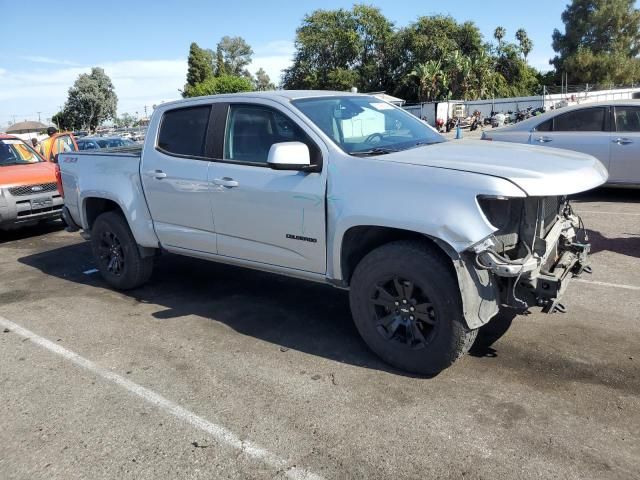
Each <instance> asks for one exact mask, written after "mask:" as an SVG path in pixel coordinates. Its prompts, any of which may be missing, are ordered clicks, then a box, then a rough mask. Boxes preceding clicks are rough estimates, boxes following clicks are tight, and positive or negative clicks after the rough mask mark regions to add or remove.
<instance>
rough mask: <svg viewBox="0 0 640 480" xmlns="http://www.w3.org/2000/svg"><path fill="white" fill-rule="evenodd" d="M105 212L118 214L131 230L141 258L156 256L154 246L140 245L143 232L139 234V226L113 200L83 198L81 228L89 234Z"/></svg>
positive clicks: (95, 197) (94, 197) (91, 197)
mask: <svg viewBox="0 0 640 480" xmlns="http://www.w3.org/2000/svg"><path fill="white" fill-rule="evenodd" d="M106 212H118V213H119V214H120V215H122V217H123V218H124V220H125V222H126V223H127V225H128V226H129V230H131V234H132V235H133V238H134V239H135V241H136V242H137V244H138V250H139V251H140V255H141V256H143V257H148V256H153V255H155V254H156V251H157V248H156V247H155V246H154V247H150V246H145V245H143V244H142V242H141V238H144V234H143V232H140V231H139V226H137V225H136V223H135V222H132V221H131V219H130V218H129V216H128V215H127V210H126V209H125V208H123V207H122V205H120V203H118V202H117V201H116V200H114V199H111V198H106V197H98V196H88V197H86V198H84V199H83V201H82V216H83V219H82V224H83V228H84V229H85V230H86V231H88V232H89V233H90V232H91V229H92V228H93V225H94V223H95V221H96V219H97V218H98V217H99V216H100V215H102V214H103V213H106ZM156 245H157V244H156Z"/></svg>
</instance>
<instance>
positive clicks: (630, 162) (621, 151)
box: [609, 106, 640, 183]
mask: <svg viewBox="0 0 640 480" xmlns="http://www.w3.org/2000/svg"><path fill="white" fill-rule="evenodd" d="M614 123H615V125H614V128H613V129H612V130H613V131H612V133H611V166H610V167H609V181H610V182H617V183H640V107H632V106H616V107H615V115H614Z"/></svg>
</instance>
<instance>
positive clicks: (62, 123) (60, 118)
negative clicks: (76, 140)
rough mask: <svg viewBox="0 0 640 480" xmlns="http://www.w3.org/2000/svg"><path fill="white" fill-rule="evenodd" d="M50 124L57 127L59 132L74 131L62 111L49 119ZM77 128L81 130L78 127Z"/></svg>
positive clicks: (67, 117) (70, 122)
mask: <svg viewBox="0 0 640 480" xmlns="http://www.w3.org/2000/svg"><path fill="white" fill-rule="evenodd" d="M51 122H52V123H53V124H54V125H56V126H57V127H58V129H59V130H76V128H75V127H74V125H73V122H72V121H71V119H70V118H69V116H68V114H67V113H66V112H65V111H64V110H62V111H60V112H58V113H56V114H54V115H53V116H52V117H51ZM78 128H81V127H80V126H78Z"/></svg>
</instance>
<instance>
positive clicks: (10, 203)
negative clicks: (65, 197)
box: [0, 134, 63, 230]
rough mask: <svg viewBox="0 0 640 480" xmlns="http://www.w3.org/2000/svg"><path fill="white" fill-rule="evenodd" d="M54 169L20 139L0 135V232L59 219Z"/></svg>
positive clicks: (58, 197)
mask: <svg viewBox="0 0 640 480" xmlns="http://www.w3.org/2000/svg"><path fill="white" fill-rule="evenodd" d="M56 168H57V167H56V166H55V165H53V164H51V163H49V162H45V161H44V159H43V158H42V157H40V155H39V154H38V153H36V151H35V150H34V149H33V148H31V146H30V145H28V144H27V143H25V142H23V141H22V140H20V139H19V138H17V137H13V136H11V135H1V134H0V230H9V229H14V228H17V227H19V226H25V225H33V224H35V223H38V222H40V221H44V220H52V219H57V218H60V215H61V213H62V203H63V202H62V196H61V195H60V193H59V192H58V185H57V178H56Z"/></svg>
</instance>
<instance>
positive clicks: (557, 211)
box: [59, 91, 607, 374]
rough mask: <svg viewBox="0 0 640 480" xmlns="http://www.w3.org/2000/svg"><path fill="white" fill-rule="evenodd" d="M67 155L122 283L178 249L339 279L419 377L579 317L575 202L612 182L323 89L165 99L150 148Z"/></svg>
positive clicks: (95, 242)
mask: <svg viewBox="0 0 640 480" xmlns="http://www.w3.org/2000/svg"><path fill="white" fill-rule="evenodd" d="M59 165H60V168H61V176H62V184H63V187H64V194H65V207H64V209H63V216H64V218H65V220H66V222H67V224H68V225H69V227H68V228H69V229H71V230H78V229H82V230H84V232H85V237H88V238H90V241H91V246H92V250H93V255H94V257H95V261H96V263H97V268H98V269H99V271H100V273H101V274H102V276H103V277H104V279H105V280H106V282H107V283H108V284H110V285H111V286H113V287H114V288H117V289H132V288H136V287H139V286H141V285H142V284H144V283H145V282H146V281H147V280H148V279H149V277H150V275H151V271H152V267H153V264H154V260H155V258H156V257H157V256H158V254H159V253H160V252H164V251H167V252H171V253H175V254H181V255H188V256H193V257H198V258H202V259H207V260H212V261H216V262H224V263H229V264H233V265H239V266H244V267H249V268H254V269H259V270H265V271H269V272H275V273H278V274H284V275H289V276H292V277H298V278H300V279H304V280H311V281H316V282H324V283H328V284H331V285H334V286H336V287H339V288H343V289H348V290H349V296H350V305H351V311H352V316H353V319H354V321H355V324H356V326H357V328H358V331H359V332H360V334H361V335H362V337H363V339H364V340H365V342H366V343H367V344H368V346H369V347H370V348H371V349H372V350H373V351H374V352H375V353H377V354H378V355H379V356H380V357H381V358H383V359H384V360H385V361H387V362H388V363H390V364H392V365H394V366H395V367H398V368H400V369H404V370H407V371H411V372H416V373H420V374H435V373H437V372H439V371H441V370H442V369H444V368H446V367H448V366H449V365H451V364H452V363H453V362H454V361H455V360H456V359H457V358H458V357H460V356H461V355H463V354H464V353H465V352H466V351H467V350H468V349H469V348H470V346H471V345H472V343H473V341H474V339H475V337H476V334H477V331H478V328H479V327H481V326H482V325H484V324H486V323H487V322H489V320H491V318H492V317H494V316H495V315H496V314H497V313H498V312H499V310H500V309H501V308H506V307H512V308H516V309H520V310H523V311H524V310H527V309H528V308H530V307H540V308H542V309H543V310H544V311H546V312H553V311H554V310H561V309H563V306H562V304H560V303H559V300H560V298H561V296H562V294H563V293H564V292H565V289H566V287H567V284H568V282H569V280H570V279H571V278H572V276H574V275H578V274H580V273H582V272H583V270H585V269H588V266H587V260H588V259H587V256H588V252H589V245H588V243H587V242H586V235H585V233H584V229H583V226H582V223H581V221H580V218H579V217H578V216H577V215H576V214H575V213H574V212H573V210H572V208H571V205H570V204H569V202H568V201H567V195H570V194H573V193H576V192H581V191H585V190H588V189H591V188H594V187H597V186H599V185H601V184H603V183H604V182H605V181H606V180H607V172H606V170H605V168H604V167H603V165H602V164H601V163H600V162H599V161H598V160H597V159H595V158H594V157H592V156H589V155H585V154H579V153H574V152H568V151H564V150H557V149H550V148H539V147H534V146H529V145H514V144H507V143H500V142H491V143H490V142H482V141H470V140H464V141H457V142H446V141H445V140H444V139H443V138H442V137H441V136H440V135H438V134H437V133H436V132H435V131H434V130H433V129H431V128H430V127H428V126H427V125H426V124H425V123H423V122H422V121H420V120H419V119H417V118H415V117H414V116H412V115H411V114H409V113H407V112H405V111H404V110H402V109H400V108H397V107H395V106H394V105H391V104H389V103H386V102H384V101H381V100H379V99H378V98H375V97H372V96H368V95H360V94H349V93H340V92H316V91H276V92H267V93H265V92H261V93H247V94H234V95H219V96H211V97H199V98H194V99H185V100H180V101H177V102H173V103H165V104H163V105H161V106H160V107H158V108H157V109H156V110H155V111H154V113H153V116H152V118H151V122H150V125H149V129H148V133H147V136H146V139H145V143H144V145H143V146H142V147H140V148H137V149H129V150H127V151H122V152H113V153H111V152H109V153H107V152H105V153H100V152H97V153H89V152H87V153H85V152H75V153H61V154H60V156H59Z"/></svg>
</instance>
